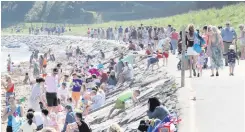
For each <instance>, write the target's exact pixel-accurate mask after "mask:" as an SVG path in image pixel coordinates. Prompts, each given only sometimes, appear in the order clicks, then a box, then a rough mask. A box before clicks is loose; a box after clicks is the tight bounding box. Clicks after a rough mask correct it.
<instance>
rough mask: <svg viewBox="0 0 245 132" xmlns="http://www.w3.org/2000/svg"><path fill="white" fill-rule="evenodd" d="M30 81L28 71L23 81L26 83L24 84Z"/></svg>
mask: <svg viewBox="0 0 245 132" xmlns="http://www.w3.org/2000/svg"><path fill="white" fill-rule="evenodd" d="M28 81H29V82H31V80H30V77H29V75H28V73H26V74H25V78H24V80H23V83H24V84H27V82H28Z"/></svg>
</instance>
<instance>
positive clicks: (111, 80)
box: [107, 71, 117, 89]
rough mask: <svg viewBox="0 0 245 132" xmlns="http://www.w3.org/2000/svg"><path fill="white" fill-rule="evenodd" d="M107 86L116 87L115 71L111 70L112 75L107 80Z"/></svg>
mask: <svg viewBox="0 0 245 132" xmlns="http://www.w3.org/2000/svg"><path fill="white" fill-rule="evenodd" d="M107 84H108V86H107V88H108V89H114V88H115V86H116V85H117V79H116V76H115V71H111V72H110V76H109V79H108V81H107Z"/></svg>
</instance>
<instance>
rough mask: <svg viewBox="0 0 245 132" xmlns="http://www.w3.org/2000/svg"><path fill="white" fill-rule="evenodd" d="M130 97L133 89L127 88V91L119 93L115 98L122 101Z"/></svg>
mask: <svg viewBox="0 0 245 132" xmlns="http://www.w3.org/2000/svg"><path fill="white" fill-rule="evenodd" d="M132 97H133V91H132V90H127V91H125V92H123V93H121V94H120V95H119V96H118V98H117V99H118V100H120V101H122V102H125V101H127V100H129V99H131V98H132Z"/></svg>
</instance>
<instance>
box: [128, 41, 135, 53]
mask: <svg viewBox="0 0 245 132" xmlns="http://www.w3.org/2000/svg"><path fill="white" fill-rule="evenodd" d="M128 49H129V50H134V51H135V50H136V45H135V44H134V43H133V42H132V41H129V46H128Z"/></svg>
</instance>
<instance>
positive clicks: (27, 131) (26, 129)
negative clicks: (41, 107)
mask: <svg viewBox="0 0 245 132" xmlns="http://www.w3.org/2000/svg"><path fill="white" fill-rule="evenodd" d="M20 129H21V130H22V131H23V132H33V131H34V130H36V129H37V126H36V124H35V123H32V124H31V125H29V124H28V122H25V123H24V124H22V125H21V126H20Z"/></svg>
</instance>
